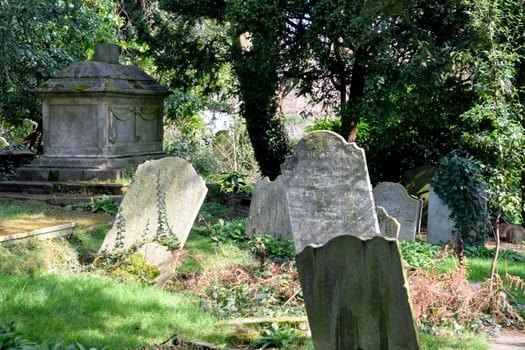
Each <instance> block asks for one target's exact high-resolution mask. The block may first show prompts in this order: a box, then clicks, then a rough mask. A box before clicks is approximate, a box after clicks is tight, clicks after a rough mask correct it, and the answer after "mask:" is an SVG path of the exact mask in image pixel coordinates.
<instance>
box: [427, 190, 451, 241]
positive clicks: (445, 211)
mask: <svg viewBox="0 0 525 350" xmlns="http://www.w3.org/2000/svg"><path fill="white" fill-rule="evenodd" d="M454 226H455V223H454V221H453V220H452V219H450V208H449V207H448V206H447V205H446V204H445V203H443V200H442V199H441V198H439V196H438V195H437V194H436V192H435V191H434V189H433V188H432V187H430V193H429V197H428V219H427V242H428V243H432V244H435V243H446V242H450V241H451V240H453V239H454V235H453V233H452V231H453V230H454Z"/></svg>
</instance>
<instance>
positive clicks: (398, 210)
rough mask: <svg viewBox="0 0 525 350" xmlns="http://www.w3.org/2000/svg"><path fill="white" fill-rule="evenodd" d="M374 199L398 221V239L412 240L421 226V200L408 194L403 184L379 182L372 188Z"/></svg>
mask: <svg viewBox="0 0 525 350" xmlns="http://www.w3.org/2000/svg"><path fill="white" fill-rule="evenodd" d="M373 193H374V201H375V203H376V205H377V206H380V207H383V208H385V210H386V211H387V213H388V215H390V216H393V217H394V218H396V220H397V221H398V222H399V224H400V225H401V226H400V229H399V240H400V241H407V240H409V241H413V240H415V239H416V233H417V232H419V229H420V227H421V210H422V208H423V201H422V200H421V199H419V198H415V197H413V196H410V195H409V194H408V192H407V191H406V189H405V188H404V187H403V185H401V184H398V183H395V182H381V183H379V184H378V185H377V186H376V187H375V188H374V192H373Z"/></svg>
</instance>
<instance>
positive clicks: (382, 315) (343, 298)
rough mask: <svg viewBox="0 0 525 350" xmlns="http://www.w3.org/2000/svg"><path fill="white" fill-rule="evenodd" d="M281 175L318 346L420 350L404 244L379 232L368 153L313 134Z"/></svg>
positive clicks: (324, 349)
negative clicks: (402, 251)
mask: <svg viewBox="0 0 525 350" xmlns="http://www.w3.org/2000/svg"><path fill="white" fill-rule="evenodd" d="M281 170H282V175H281V176H282V178H283V179H282V182H283V188H284V192H285V195H286V199H287V201H286V202H287V205H288V213H289V217H290V227H291V230H292V235H293V238H294V242H295V247H296V252H297V256H296V260H297V267H298V270H299V278H300V281H301V287H302V290H303V294H304V299H305V305H306V311H307V314H308V320H309V323H310V328H311V331H312V339H313V343H314V346H315V348H316V349H318V350H327V349H330V350H357V349H366V350H384V349H400V350H401V349H403V350H407V349H408V350H411V349H419V345H418V339H417V332H416V328H415V325H414V318H413V315H412V310H411V306H410V302H409V296H408V289H407V284H406V280H405V275H404V272H403V269H402V265H401V255H400V252H399V247H398V242H397V240H396V239H393V238H387V237H385V236H381V235H380V233H379V226H378V222H377V217H376V211H375V206H374V201H373V199H372V188H371V185H370V180H369V177H368V170H367V167H366V161H365V155H364V152H363V150H362V149H360V148H359V147H357V146H356V145H355V144H353V143H351V144H349V143H347V142H346V141H345V140H344V139H343V138H342V137H340V136H339V135H337V134H335V133H332V132H326V131H319V132H313V133H311V134H308V135H307V136H305V137H304V138H303V139H302V140H301V141H300V142H299V143H298V144H297V146H296V148H295V150H294V154H293V155H292V156H291V157H289V158H288V159H287V160H286V162H285V163H284V164H283V165H282V166H281Z"/></svg>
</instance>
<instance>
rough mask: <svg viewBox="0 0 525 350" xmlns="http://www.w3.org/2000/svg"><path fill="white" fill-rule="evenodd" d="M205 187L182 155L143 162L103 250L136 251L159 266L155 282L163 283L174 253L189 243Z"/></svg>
mask: <svg viewBox="0 0 525 350" xmlns="http://www.w3.org/2000/svg"><path fill="white" fill-rule="evenodd" d="M206 192H207V188H206V184H205V182H204V180H203V179H202V178H201V177H200V176H199V175H198V174H197V173H196V172H195V170H194V169H193V167H192V166H191V164H190V163H188V162H187V161H185V160H184V159H181V158H177V157H166V158H162V159H159V160H151V161H147V162H145V163H143V164H141V165H139V167H138V169H137V172H136V173H135V176H134V177H133V182H132V184H131V186H130V188H129V190H128V192H127V193H126V195H125V196H124V199H123V201H122V204H121V205H120V208H119V212H118V214H117V217H116V219H115V223H114V224H113V227H112V228H111V230H110V231H109V232H108V234H107V235H106V238H105V239H104V242H103V243H102V246H101V248H100V251H99V253H107V252H109V253H111V252H112V251H115V250H129V249H134V250H138V251H139V252H141V253H142V254H143V255H144V257H145V259H146V261H147V262H148V263H150V264H154V265H156V266H157V267H159V269H160V276H159V278H160V280H158V281H157V282H158V283H161V282H164V281H165V280H166V279H167V278H168V277H169V274H170V273H171V272H173V271H171V270H172V268H173V266H172V265H173V264H171V263H170V262H171V261H172V260H173V259H171V256H172V254H171V252H172V251H173V250H176V249H178V248H182V247H183V246H184V243H186V239H187V238H188V235H189V233H190V230H191V227H192V226H193V222H194V221H195V218H196V217H197V214H198V213H199V210H200V207H201V205H202V202H203V201H204V197H205V196H206Z"/></svg>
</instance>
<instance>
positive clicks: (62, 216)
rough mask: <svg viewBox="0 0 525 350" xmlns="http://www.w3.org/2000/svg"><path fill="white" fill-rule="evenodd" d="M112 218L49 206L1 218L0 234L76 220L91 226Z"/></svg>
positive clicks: (108, 221) (84, 225)
mask: <svg viewBox="0 0 525 350" xmlns="http://www.w3.org/2000/svg"><path fill="white" fill-rule="evenodd" d="M14 204H15V203H14ZM113 220H114V217H113V216H109V215H102V214H96V213H90V212H85V211H76V210H64V209H63V208H62V207H51V208H50V209H49V210H46V211H45V212H44V213H39V214H32V215H23V216H20V217H15V218H11V219H2V221H1V222H0V235H11V234H15V233H23V232H29V231H33V230H38V229H42V228H45V227H50V226H57V225H62V224H66V223H70V222H76V223H77V225H78V226H80V227H93V226H97V225H101V224H107V223H112V222H113Z"/></svg>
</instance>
